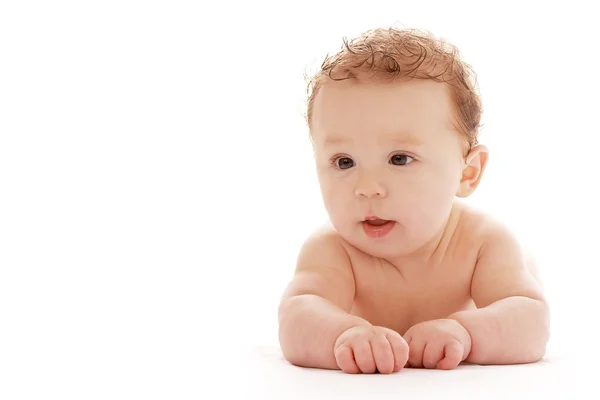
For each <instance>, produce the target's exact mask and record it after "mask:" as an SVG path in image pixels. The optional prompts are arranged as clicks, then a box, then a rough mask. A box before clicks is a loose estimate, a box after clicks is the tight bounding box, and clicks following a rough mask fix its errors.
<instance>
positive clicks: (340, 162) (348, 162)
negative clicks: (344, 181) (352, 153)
mask: <svg viewBox="0 0 600 400" xmlns="http://www.w3.org/2000/svg"><path fill="white" fill-rule="evenodd" d="M335 163H336V164H337V167H338V168H339V169H348V168H352V167H354V160H352V159H351V158H348V157H340V158H338V159H337V160H336V162H335Z"/></svg>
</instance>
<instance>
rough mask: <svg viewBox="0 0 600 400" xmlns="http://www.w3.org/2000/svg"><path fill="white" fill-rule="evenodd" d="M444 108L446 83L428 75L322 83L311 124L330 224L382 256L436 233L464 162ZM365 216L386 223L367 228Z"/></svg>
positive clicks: (412, 247) (423, 241) (413, 247)
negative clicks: (387, 80) (403, 79)
mask: <svg viewBox="0 0 600 400" xmlns="http://www.w3.org/2000/svg"><path fill="white" fill-rule="evenodd" d="M451 115H452V109H451V103H450V98H449V95H448V92H447V88H446V86H445V84H441V83H436V82H433V81H426V80H417V79H413V80H411V81H408V82H401V83H369V84H361V83H357V82H354V81H341V82H328V83H327V84H326V85H324V86H323V87H322V88H321V90H320V91H319V93H318V94H317V97H316V99H315V103H314V108H313V115H312V117H313V118H312V130H311V131H312V136H313V141H314V150H315V160H316V165H317V173H318V178H319V183H320V186H321V192H322V195H323V200H324V204H325V207H326V209H327V212H328V213H329V217H330V220H331V223H332V224H333V226H334V227H335V228H336V230H337V231H338V232H339V233H340V234H341V235H342V236H343V237H344V238H345V239H346V240H347V241H349V242H350V243H351V244H353V245H354V246H356V247H358V248H359V249H361V250H363V251H365V252H367V253H369V254H372V255H374V256H377V257H386V258H387V257H394V256H402V255H407V254H410V253H411V252H413V251H415V250H417V249H419V248H420V247H422V246H423V245H425V244H426V243H427V242H428V241H430V240H432V239H433V238H434V237H435V236H437V234H439V233H440V230H441V229H442V228H443V226H444V224H445V222H446V220H447V218H448V216H449V213H450V210H451V207H452V202H453V200H454V196H455V195H456V193H457V190H458V187H459V183H460V180H461V176H462V171H463V168H464V167H465V163H464V158H463V155H464V146H465V142H464V139H463V138H462V137H461V136H460V135H459V134H458V133H456V132H455V131H453V130H452V124H451ZM369 216H376V217H378V218H381V219H384V220H390V221H393V222H391V223H388V224H386V225H385V226H383V227H373V226H371V225H370V224H367V223H365V222H364V221H365V219H366V218H367V217H369ZM389 228H391V230H390V229H389Z"/></svg>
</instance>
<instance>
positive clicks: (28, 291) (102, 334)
mask: <svg viewBox="0 0 600 400" xmlns="http://www.w3.org/2000/svg"><path fill="white" fill-rule="evenodd" d="M366 3H367V2H364V1H363V2H351V1H344V2H326V3H325V2H323V3H321V2H318V1H303V2H293V3H292V2H290V4H288V2H271V3H269V2H265V1H253V2H241V1H238V2H229V3H224V2H223V3H221V2H214V3H205V2H192V1H189V2H180V1H168V2H167V1H163V2H159V1H145V2H141V1H140V2H133V1H103V2H77V1H71V2H65V1H61V2H36V3H34V2H27V1H14V2H10V1H7V2H3V3H2V4H1V5H0V397H2V398H32V397H33V396H34V394H36V395H38V398H39V396H40V395H42V396H43V397H50V395H55V394H56V395H58V394H60V395H61V396H62V397H74V398H75V397H77V398H96V397H98V398H100V397H106V396H108V395H110V396H112V397H123V398H132V397H138V396H142V395H143V396H145V397H148V396H155V397H162V398H164V397H179V398H185V397H187V396H192V395H196V396H198V395H199V393H202V391H203V387H204V385H205V384H206V383H208V381H214V380H218V379H219V378H218V376H219V375H221V374H231V373H236V372H235V371H236V370H239V369H240V368H241V366H240V364H238V363H237V359H236V354H237V353H236V352H237V351H239V349H244V348H248V347H250V346H258V345H261V346H262V345H273V346H276V345H277V319H276V312H277V303H278V300H279V296H280V295H281V292H282V291H283V289H284V287H285V285H286V284H287V282H288V280H289V279H290V278H291V275H292V273H293V269H294V262H295V258H296V255H297V251H298V249H299V246H300V245H301V243H302V241H303V240H304V239H305V237H306V236H307V235H308V234H309V233H310V232H311V231H312V229H314V228H315V227H316V226H317V225H319V224H320V223H322V222H323V221H324V219H325V218H326V217H327V216H326V214H325V212H324V210H323V207H322V203H321V198H320V194H319V190H318V184H317V181H316V176H315V173H314V168H313V164H312V158H311V157H312V155H311V149H310V144H309V141H308V136H307V134H308V133H307V128H306V126H305V123H304V120H303V115H302V113H303V112H304V108H303V107H304V101H305V96H306V92H305V81H304V77H303V75H304V73H305V72H309V73H310V72H311V71H312V72H314V70H315V68H316V67H317V66H318V65H319V64H320V62H321V61H322V59H323V57H324V56H325V55H326V54H327V52H334V51H337V50H338V49H339V48H340V46H341V44H342V38H343V37H344V36H346V37H353V36H355V35H357V34H360V33H361V32H362V31H364V30H366V29H370V28H374V27H378V26H382V27H386V26H390V25H396V26H405V27H414V28H423V29H428V30H430V31H432V32H433V33H434V34H435V35H437V36H438V37H443V38H445V39H447V40H449V41H450V42H452V43H453V44H455V45H457V46H458V47H459V49H460V51H461V54H462V55H463V57H464V59H465V60H466V61H467V62H468V63H469V64H471V65H472V66H473V67H474V69H475V71H476V72H477V75H478V82H479V87H480V90H481V94H482V96H483V104H484V115H483V121H482V122H483V124H484V128H483V130H482V137H481V140H482V142H483V143H485V144H487V145H488V146H489V147H490V150H491V159H490V164H489V167H488V170H487V172H486V175H485V177H484V181H483V183H482V185H481V186H480V188H479V189H478V191H477V192H476V194H475V195H474V196H473V197H472V198H471V199H470V200H469V201H470V202H471V203H472V204H474V205H476V206H478V207H481V208H483V209H485V210H487V211H489V212H490V213H493V214H494V215H496V216H498V217H500V218H502V219H503V220H505V221H506V222H507V223H508V224H509V225H510V226H511V227H512V228H513V230H514V231H515V232H516V233H517V234H518V235H519V237H521V238H522V239H523V242H524V244H525V245H526V246H527V247H528V248H530V249H531V250H532V251H533V252H534V254H535V255H536V256H537V258H538V260H539V262H540V268H541V272H542V274H543V277H544V280H545V284H546V289H547V293H548V297H549V298H550V300H551V302H552V307H553V335H554V336H553V341H552V346H553V349H554V351H558V352H571V353H573V352H575V351H577V352H579V353H578V354H580V355H581V356H582V357H586V356H587V354H588V353H586V351H588V350H589V351H591V350H590V349H592V348H595V347H597V341H596V344H595V345H592V344H590V342H586V340H585V338H586V337H590V336H591V335H592V334H593V332H594V331H593V330H591V328H592V325H594V324H596V323H595V320H594V318H593V317H592V315H593V314H594V313H595V315H597V312H596V311H595V306H596V305H598V301H597V295H596V291H597V286H596V279H597V277H598V272H597V271H598V268H600V257H598V254H597V249H598V247H599V239H600V234H599V230H598V226H599V225H598V223H599V222H600V221H599V220H600V216H599V211H598V210H599V207H598V205H599V199H600V197H599V195H598V186H599V182H600V179H599V178H598V173H599V172H600V168H599V166H598V162H597V159H596V154H597V151H598V150H597V146H598V144H600V139H599V136H600V129H599V128H598V119H597V118H598V108H599V105H600V104H599V103H600V102H599V101H598V93H599V89H600V85H599V84H598V76H597V71H598V68H599V67H600V65H599V61H598V56H597V50H596V49H597V48H598V46H597V43H596V41H597V39H598V38H599V37H600V31H599V30H598V28H597V25H596V27H595V26H594V25H595V24H596V21H595V19H594V13H593V12H592V10H591V8H590V7H587V8H586V7H584V6H583V4H586V3H584V2H576V1H570V2H567V3H565V4H563V5H549V4H548V3H542V2H539V3H537V2H523V1H521V2H515V3H514V4H509V2H502V5H500V4H496V3H494V5H491V4H490V3H485V5H484V2H454V1H453V2H442V1H440V2H432V1H429V2H417V1H406V2H405V1H373V2H371V3H370V5H369V6H366V5H365V4H366ZM553 4H554V3H553ZM596 325H597V324H596ZM588 346H589V348H588ZM586 348H587V350H586ZM576 349H577V350H576ZM584 350H585V351H584ZM3 394H10V396H8V395H3Z"/></svg>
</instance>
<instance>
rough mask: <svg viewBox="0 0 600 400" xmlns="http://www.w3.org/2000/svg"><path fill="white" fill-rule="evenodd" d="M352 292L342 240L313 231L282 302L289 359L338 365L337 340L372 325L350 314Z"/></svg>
mask: <svg viewBox="0 0 600 400" xmlns="http://www.w3.org/2000/svg"><path fill="white" fill-rule="evenodd" d="M354 290H355V286H354V274H353V272H352V266H351V264H350V259H349V257H348V254H347V253H346V250H345V248H344V247H343V245H342V243H341V241H340V239H339V238H338V237H337V236H336V234H335V233H333V232H331V231H320V232H318V233H316V234H313V235H312V236H311V237H310V238H309V239H308V240H307V241H306V243H305V244H304V246H303V247H302V249H301V251H300V254H299V256H298V262H297V266H296V272H295V274H294V278H293V280H292V282H291V283H290V284H289V286H288V287H287V289H286V291H285V293H284V295H283V297H282V299H281V303H280V305H279V342H280V345H281V349H282V351H283V354H284V356H285V358H286V359H287V360H288V361H289V362H290V363H292V364H294V365H299V366H304V367H314V368H325V369H339V367H338V364H337V362H336V359H335V356H334V352H333V348H334V344H335V341H336V339H337V338H338V337H339V336H340V334H342V332H344V331H346V330H347V329H349V328H352V327H354V326H360V325H366V326H371V324H370V323H369V322H367V321H366V320H364V319H362V318H359V317H356V316H353V315H350V314H349V313H348V312H349V311H350V308H351V307H352V302H353V300H354Z"/></svg>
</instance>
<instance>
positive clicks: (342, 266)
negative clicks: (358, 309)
mask: <svg viewBox="0 0 600 400" xmlns="http://www.w3.org/2000/svg"><path fill="white" fill-rule="evenodd" d="M354 292H355V282H354V273H353V271H352V264H351V261H350V257H349V255H348V252H347V243H346V242H345V241H344V239H343V238H342V237H341V236H340V235H339V234H338V232H337V231H335V230H334V229H333V228H332V227H331V226H329V225H324V226H321V227H319V228H317V229H315V230H314V231H313V232H312V233H311V234H310V235H309V236H308V238H307V239H306V240H305V241H304V243H303V244H302V246H301V248H300V251H299V253H298V257H297V261H296V269H295V272H294V276H293V278H292V280H291V282H290V283H289V285H288V286H287V288H286V290H285V292H284V295H283V298H282V301H283V300H285V299H287V298H289V297H292V296H300V295H305V294H310V295H317V296H321V297H323V298H325V299H327V300H329V301H331V302H332V303H334V304H336V305H337V306H339V307H341V308H342V309H344V310H349V309H350V308H351V306H352V302H353V300H354Z"/></svg>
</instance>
